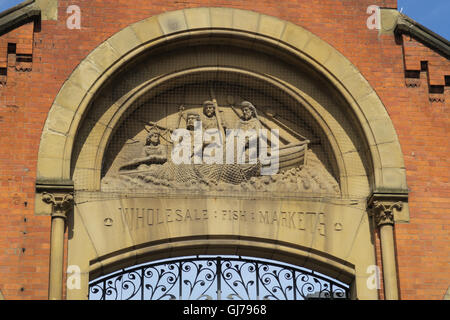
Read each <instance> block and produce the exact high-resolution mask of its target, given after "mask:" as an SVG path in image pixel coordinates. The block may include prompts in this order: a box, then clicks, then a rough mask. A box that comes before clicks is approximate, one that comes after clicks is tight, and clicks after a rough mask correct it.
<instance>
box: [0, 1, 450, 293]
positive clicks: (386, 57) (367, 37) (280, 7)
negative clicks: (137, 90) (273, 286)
mask: <svg viewBox="0 0 450 320" xmlns="http://www.w3.org/2000/svg"><path fill="white" fill-rule="evenodd" d="M188 2H189V3H187V2H176V1H169V0H160V1H147V0H135V1H132V2H131V1H123V0H115V1H113V0H101V1H100V0H70V1H68V0H60V1H59V20H58V21H43V22H42V26H41V30H40V31H39V32H37V30H35V32H34V33H33V28H32V27H33V24H27V25H24V26H22V27H20V28H18V29H16V30H14V31H12V32H10V33H8V34H5V35H0V68H1V67H2V66H4V65H5V62H7V61H5V57H6V53H5V46H4V43H5V42H8V41H10V42H11V41H16V42H15V43H17V54H21V53H26V54H30V52H31V50H32V54H33V61H32V71H31V72H25V71H24V70H22V68H21V67H19V68H16V67H14V68H13V67H10V68H8V73H7V79H6V87H0V248H1V251H0V279H1V280H0V290H1V291H2V292H3V294H4V296H5V298H6V299H46V297H47V290H48V261H49V239H50V218H49V217H39V216H35V215H34V213H33V212H34V211H33V207H34V183H35V177H36V161H37V153H38V148H39V141H40V136H41V132H42V128H43V126H44V122H45V119H46V117H47V113H48V111H49V109H50V107H51V105H52V102H53V100H54V98H55V96H56V94H57V93H58V91H59V89H60V88H61V86H62V84H63V82H64V81H65V80H66V79H67V78H68V77H69V75H70V73H71V72H72V70H73V69H74V68H75V67H76V66H77V65H78V63H79V62H80V61H81V60H82V59H83V58H84V57H86V55H88V54H89V52H91V51H92V50H93V49H94V48H95V47H97V46H98V45H99V44H100V43H101V42H103V41H104V40H106V39H107V38H109V37H110V36H111V35H112V34H114V33H115V32H117V31H119V30H121V29H122V28H124V27H126V26H128V25H129V24H131V23H134V22H136V21H139V20H142V19H144V18H146V17H149V16H152V15H156V14H160V13H162V12H165V11H169V10H176V9H182V8H186V7H198V6H229V7H235V8H241V9H247V10H254V11H258V12H260V13H263V14H268V15H272V16H277V17H279V18H280V19H284V20H288V21H291V22H293V23H295V24H298V25H300V26H302V27H304V28H306V29H308V30H310V31H311V32H313V33H315V34H316V35H318V36H319V37H321V38H322V39H323V40H325V41H327V42H328V43H330V44H331V45H333V46H334V47H335V48H336V49H337V50H339V51H340V52H342V53H343V54H344V55H345V56H346V57H347V58H348V59H349V60H350V61H351V62H352V63H353V64H355V65H356V67H357V68H358V69H359V70H360V71H361V73H362V74H363V75H364V76H365V77H366V79H367V80H368V81H369V82H370V84H371V85H372V87H373V88H374V89H375V91H376V92H377V93H378V95H379V96H380V98H381V99H382V101H383V103H384V104H385V106H386V108H387V110H388V112H389V115H390V116H391V118H392V121H393V123H394V126H395V128H396V130H397V133H398V136H399V139H400V143H401V146H402V150H403V153H404V157H405V165H406V168H407V179H408V186H409V188H410V202H409V205H410V215H411V222H410V223H409V224H401V225H397V226H396V229H395V230H396V231H395V236H396V246H397V253H398V268H399V275H400V278H399V286H400V288H401V298H403V299H442V297H443V295H444V293H445V291H446V289H447V287H448V285H449V284H450V281H449V280H450V268H449V265H450V246H449V240H450V239H449V234H450V224H449V219H448V218H447V216H446V215H448V214H450V210H449V207H450V200H449V195H450V194H449V193H450V191H449V188H448V187H449V184H450V181H449V178H450V170H449V162H448V160H447V159H448V157H449V155H450V149H449V143H448V139H449V129H448V128H449V127H450V123H449V116H448V114H449V112H448V105H449V104H448V102H449V101H450V100H449V99H450V97H449V87H448V86H444V85H445V82H443V77H445V76H450V69H449V62H448V60H446V59H442V57H440V56H438V55H437V54H435V53H434V52H433V51H432V50H429V49H428V48H426V47H424V46H421V45H420V44H418V43H417V42H411V43H410V42H408V41H409V38H408V39H407V38H405V37H403V44H396V42H395V40H394V37H393V36H389V35H384V36H379V35H378V32H377V31H376V30H368V29H367V27H366V20H367V18H368V14H367V13H366V9H367V7H368V6H369V5H372V4H377V5H379V6H382V7H396V1H395V0H345V1H336V0H321V1H306V0H305V1H297V0H283V1H279V0H264V1H242V0H235V1H220V0H208V1H207V0H196V1H188ZM73 4H75V5H78V6H80V8H81V11H82V13H81V14H82V16H81V18H82V20H81V26H82V29H81V30H69V29H67V28H66V20H65V19H66V17H67V16H68V15H67V14H66V9H67V7H68V6H69V5H73ZM30 39H33V48H31V47H30V46H29V43H30ZM22 50H23V51H22ZM403 52H405V55H403ZM418 61H419V64H417V63H418ZM420 61H428V66H427V68H426V69H424V70H422V68H419V69H417V68H418V67H420ZM405 62H406V67H405ZM405 70H407V71H414V70H416V71H417V70H418V71H419V78H416V80H414V81H416V82H418V83H419V84H420V86H411V85H407V83H408V81H409V80H408V79H405ZM408 75H409V76H410V74H409V73H408ZM0 77H1V75H0ZM411 81H412V80H411ZM429 84H430V85H437V86H443V87H444V93H443V94H442V96H443V97H444V98H445V101H443V100H444V99H431V100H432V101H431V100H430V86H429ZM434 89H436V88H434ZM438 89H439V88H438ZM439 90H440V89H439ZM432 93H433V94H434V91H433V92H432ZM25 219H26V221H25ZM377 244H379V243H378V241H377ZM22 248H25V251H23V250H22ZM377 259H378V261H381V257H380V250H379V248H378V249H377ZM22 289H23V290H22ZM380 296H381V297H382V296H383V295H382V293H381V294H380Z"/></svg>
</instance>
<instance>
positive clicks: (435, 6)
mask: <svg viewBox="0 0 450 320" xmlns="http://www.w3.org/2000/svg"><path fill="white" fill-rule="evenodd" d="M22 1H23V0H0V12H1V11H3V10H6V9H8V8H11V7H12V6H14V5H16V4H18V3H20V2H22ZM402 8H403V9H402ZM398 9H399V10H402V12H403V13H404V14H406V15H407V16H410V17H411V18H413V19H414V20H416V21H417V22H419V23H420V24H422V25H424V26H425V27H427V28H428V29H430V30H432V31H434V32H435V33H437V34H439V35H441V36H443V37H444V38H446V39H447V40H450V22H449V21H450V0H398Z"/></svg>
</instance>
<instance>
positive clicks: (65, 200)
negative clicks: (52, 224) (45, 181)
mask: <svg viewBox="0 0 450 320" xmlns="http://www.w3.org/2000/svg"><path fill="white" fill-rule="evenodd" d="M42 201H44V202H45V203H48V204H51V205H52V209H53V210H52V218H56V217H60V218H63V219H66V217H67V212H68V211H69V210H70V208H71V206H72V204H73V193H72V192H69V193H64V194H58V193H49V192H43V193H42Z"/></svg>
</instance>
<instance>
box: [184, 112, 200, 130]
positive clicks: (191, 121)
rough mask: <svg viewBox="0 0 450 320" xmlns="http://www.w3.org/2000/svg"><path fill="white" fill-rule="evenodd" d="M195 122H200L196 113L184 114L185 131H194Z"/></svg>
mask: <svg viewBox="0 0 450 320" xmlns="http://www.w3.org/2000/svg"><path fill="white" fill-rule="evenodd" d="M195 121H200V115H199V114H198V113H197V112H192V111H191V112H188V113H187V114H186V129H188V130H194V125H195Z"/></svg>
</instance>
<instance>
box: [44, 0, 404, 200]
mask: <svg viewBox="0 0 450 320" xmlns="http://www.w3.org/2000/svg"><path fill="white" fill-rule="evenodd" d="M218 33H225V34H228V35H235V36H237V35H240V36H243V37H245V38H247V39H253V41H255V40H256V39H258V40H262V41H265V42H269V43H272V44H276V46H278V47H279V48H281V49H283V50H286V51H289V52H291V53H294V54H295V55H296V56H298V58H299V59H303V60H305V61H307V62H308V63H309V64H310V65H312V66H313V67H314V68H315V69H316V70H318V71H319V72H321V73H322V74H323V75H324V76H326V78H328V80H329V81H330V82H331V83H332V84H333V85H335V87H336V88H338V90H339V91H340V92H341V93H342V95H343V96H344V97H345V98H346V100H347V101H348V104H349V106H350V107H351V109H352V111H353V112H354V114H355V115H356V116H357V119H358V121H359V124H360V126H361V127H362V129H363V133H364V136H365V139H366V140H367V142H368V145H369V146H370V154H371V158H372V162H373V164H372V165H373V172H372V174H373V177H372V178H373V182H372V183H373V185H372V190H373V192H381V193H407V186H406V174H405V169H404V163H403V155H402V152H401V148H400V144H399V141H398V138H397V135H396V132H395V129H394V127H393V124H392V122H391V120H390V118H389V115H388V114H387V112H386V109H385V107H384V105H383V103H382V102H381V100H380V99H379V97H378V96H377V94H376V92H375V91H374V90H373V89H372V88H371V86H370V85H369V83H368V82H367V80H365V78H364V77H363V76H362V75H361V73H360V72H359V71H358V70H357V68H356V67H355V66H353V65H352V63H351V62H350V61H349V60H348V59H346V58H345V57H344V56H343V55H342V54H341V53H339V52H338V51H337V50H336V49H334V48H333V47H332V46H330V45H329V44H327V43H326V42H324V41H323V40H321V39H320V38H319V37H317V36H315V35H314V34H312V33H311V32H309V31H307V30H306V29H304V28H302V27H300V26H297V25H294V24H292V23H290V22H286V21H282V20H280V19H277V18H274V17H271V16H266V15H263V14H259V13H256V12H252V11H245V10H240V9H228V8H194V9H184V10H179V11H174V12H167V13H164V14H161V15H158V16H154V17H151V18H148V19H146V20H143V21H140V22H137V23H135V24H133V25H130V26H129V27H126V28H125V29H123V30H121V31H120V32H118V33H116V34H115V35H113V36H112V37H111V38H109V39H108V40H107V41H105V42H104V43H102V44H101V45H99V46H98V47H97V48H96V49H95V50H94V51H92V52H91V53H90V54H89V55H88V56H87V57H86V59H85V60H83V61H82V62H81V63H80V64H79V66H78V67H77V68H76V69H75V70H74V71H73V72H72V74H71V76H70V77H69V78H68V80H67V81H66V82H65V83H64V85H63V87H62V88H61V90H60V92H59V93H58V95H57V97H56V99H55V101H54V103H53V105H52V107H51V109H50V112H49V114H48V118H47V121H46V123H45V127H44V131H43V134H42V139H41V144H40V148H39V157H38V164H37V180H38V181H46V180H51V181H54V180H70V159H71V154H72V147H73V141H74V137H75V136H76V133H77V130H78V128H79V124H80V120H81V119H82V118H83V115H84V113H85V111H86V109H87V107H88V106H89V103H90V102H91V100H92V98H93V97H94V95H95V93H96V91H97V90H98V89H99V88H100V87H101V86H102V85H103V83H104V82H105V81H106V79H107V78H108V77H109V76H111V75H112V74H114V72H116V71H117V70H119V69H120V68H121V67H122V66H123V65H124V64H125V63H126V62H127V61H130V60H132V59H133V58H134V57H136V56H138V55H139V54H140V53H142V52H144V51H145V50H148V49H149V48H151V47H155V46H158V45H161V44H163V43H168V42H169V41H171V40H174V39H176V38H180V37H184V36H186V35H187V34H189V35H190V36H191V37H194V36H195V35H197V34H203V35H204V34H207V35H213V34H218Z"/></svg>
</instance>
